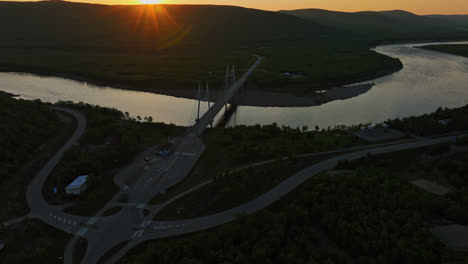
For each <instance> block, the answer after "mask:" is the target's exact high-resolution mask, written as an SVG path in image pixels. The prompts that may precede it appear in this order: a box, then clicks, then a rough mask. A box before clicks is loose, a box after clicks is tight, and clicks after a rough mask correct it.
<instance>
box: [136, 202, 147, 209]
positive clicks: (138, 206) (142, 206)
mask: <svg viewBox="0 0 468 264" xmlns="http://www.w3.org/2000/svg"><path fill="white" fill-rule="evenodd" d="M145 206H146V204H144V203H141V204H138V205H137V207H136V208H138V209H142V208H145Z"/></svg>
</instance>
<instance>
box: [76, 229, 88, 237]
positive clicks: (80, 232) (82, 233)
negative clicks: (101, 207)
mask: <svg viewBox="0 0 468 264" xmlns="http://www.w3.org/2000/svg"><path fill="white" fill-rule="evenodd" d="M86 232H88V228H80V230H78V232H76V234H77V235H78V236H84V234H86Z"/></svg>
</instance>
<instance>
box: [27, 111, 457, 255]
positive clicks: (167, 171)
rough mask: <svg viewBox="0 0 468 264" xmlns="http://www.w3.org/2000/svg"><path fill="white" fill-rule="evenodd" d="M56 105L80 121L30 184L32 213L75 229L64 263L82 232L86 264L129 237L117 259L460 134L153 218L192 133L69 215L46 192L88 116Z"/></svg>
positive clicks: (184, 167)
mask: <svg viewBox="0 0 468 264" xmlns="http://www.w3.org/2000/svg"><path fill="white" fill-rule="evenodd" d="M57 110H60V111H64V112H67V113H69V114H71V115H72V116H73V117H74V118H76V120H77V122H78V125H77V128H76V131H75V132H74V133H73V135H72V137H71V138H70V139H69V140H68V141H67V143H66V144H65V145H64V146H63V147H62V148H61V149H60V150H59V151H58V152H57V153H56V154H55V155H54V157H52V158H51V160H49V161H48V162H47V163H46V165H45V166H44V167H43V168H42V169H41V170H40V171H39V172H38V174H37V175H36V177H35V179H34V180H33V182H32V183H31V185H30V186H29V187H28V190H27V201H28V203H29V205H30V207H31V213H30V214H29V216H30V217H32V218H39V219H41V220H43V221H45V222H46V223H48V224H49V225H52V226H54V227H56V228H59V229H61V230H64V231H66V232H69V233H72V234H75V236H74V238H73V239H72V240H71V242H70V243H69V244H68V245H67V247H66V250H65V262H66V263H72V252H73V247H74V245H75V242H76V240H77V238H79V237H85V238H86V239H87V240H88V251H87V253H86V256H85V257H84V259H83V261H82V263H96V262H97V261H98V260H99V259H100V258H101V257H102V256H103V255H104V254H105V252H107V251H109V250H110V249H112V248H113V247H114V246H116V245H118V244H120V243H122V242H124V241H130V242H129V243H128V244H127V246H125V247H124V248H123V249H122V250H120V251H119V252H118V253H117V254H115V255H114V256H113V257H112V258H111V259H110V260H109V262H108V263H113V262H115V261H117V260H118V259H119V258H120V257H121V256H123V255H124V254H125V253H126V252H127V251H128V250H129V249H131V248H132V247H134V246H136V245H138V244H139V243H141V242H144V241H147V240H153V239H158V238H164V237H171V236H178V235H182V234H187V233H192V232H196V231H201V230H205V229H208V228H212V227H216V226H219V225H222V224H225V223H228V222H230V221H233V220H235V219H236V216H237V215H238V214H239V213H246V214H251V213H253V212H256V211H258V210H261V209H263V208H265V207H267V206H269V205H271V204H272V203H274V202H275V201H277V200H279V199H281V198H282V197H283V196H284V195H286V194H288V193H289V192H291V191H292V190H294V189H295V188H296V187H298V186H299V185H301V184H303V183H304V182H305V181H306V180H308V179H310V178H311V177H313V176H314V175H317V174H318V173H321V172H323V171H326V170H329V169H332V168H333V167H334V166H336V164H338V162H339V161H340V160H353V159H358V158H361V157H364V156H366V155H367V154H368V153H372V154H374V155H377V154H384V153H389V152H396V151H401V150H405V149H412V148H420V147H424V146H430V145H434V144H438V143H441V142H446V141H452V140H453V139H454V138H456V137H458V136H460V135H451V136H443V137H441V138H427V139H420V140H419V141H413V142H402V143H399V144H396V145H383V146H382V145H377V146H373V148H371V149H364V150H362V149H361V150H357V149H356V150H355V149H348V150H347V151H352V152H347V153H345V154H341V155H340V154H339V153H337V155H338V156H336V157H333V158H330V159H327V160H325V161H322V162H319V163H317V164H315V165H313V166H310V167H308V168H306V169H304V170H302V171H300V172H298V173H297V174H295V175H293V176H291V177H290V178H288V179H286V180H285V181H283V182H281V183H280V184H278V185H277V186H276V187H274V188H273V189H271V190H270V191H268V192H266V193H264V194H263V195H261V196H259V197H258V198H256V199H254V200H252V201H250V202H247V203H245V204H242V205H239V206H237V207H235V208H232V209H230V210H226V211H223V212H220V213H217V214H213V215H209V216H204V217H198V218H193V219H187V220H181V221H152V219H153V216H154V215H155V214H156V213H157V211H159V210H160V209H161V208H162V206H164V205H161V206H160V207H158V206H148V205H147V203H148V202H149V201H150V200H151V199H152V198H153V197H154V196H155V195H156V194H158V193H159V192H161V191H163V190H165V189H167V188H169V187H170V186H173V185H175V184H177V183H178V182H179V181H181V180H182V179H183V178H184V177H185V176H186V175H187V174H188V173H189V172H190V170H191V169H192V168H193V166H194V165H195V163H196V161H197V160H198V158H199V157H200V156H201V154H202V153H203V151H204V148H205V146H204V145H203V143H202V142H201V140H200V138H199V137H197V136H196V135H193V134H188V135H186V136H184V137H181V138H176V139H175V142H176V148H175V151H174V153H173V154H172V155H171V156H169V157H167V158H156V157H153V158H152V160H150V161H149V162H145V161H144V157H147V156H148V155H150V154H151V151H152V149H151V148H150V149H148V150H146V151H145V152H144V153H142V154H141V155H140V156H138V157H137V158H136V159H135V161H134V162H133V163H131V164H130V165H129V166H128V167H126V168H124V169H123V170H121V171H120V172H119V173H118V174H117V175H116V177H115V182H116V184H118V185H119V186H120V187H121V190H120V192H119V193H118V194H117V195H116V196H115V197H114V198H113V199H112V200H111V201H109V203H108V204H107V205H106V206H105V207H104V208H103V209H102V210H101V211H100V212H99V213H98V214H97V215H96V216H95V217H92V218H89V217H79V216H73V215H69V214H65V213H63V206H62V207H61V206H50V205H48V204H47V202H46V201H45V200H44V198H43V196H42V187H43V185H44V182H45V181H46V179H47V177H48V176H49V175H50V173H51V172H52V171H53V169H54V168H55V166H57V164H58V162H59V161H60V159H61V157H62V156H63V153H64V151H65V150H66V149H68V148H69V147H71V146H72V145H73V144H75V143H76V142H77V141H78V139H79V138H80V136H81V135H82V134H83V133H84V131H85V129H86V120H85V118H84V116H83V115H82V114H80V113H79V112H77V111H74V110H70V109H63V108H58V109H57ZM330 153H335V152H334V151H333V152H330ZM313 155H315V154H313ZM207 183H208V182H207ZM207 183H204V184H207ZM201 186H203V184H202V185H201ZM201 186H200V187H201ZM186 193H189V192H186ZM124 194H125V195H127V196H128V201H127V202H120V203H119V204H120V206H123V207H122V210H121V211H120V212H119V213H117V214H115V215H112V216H108V217H102V214H103V212H104V211H105V210H107V209H108V208H111V207H113V206H115V205H116V204H117V200H118V199H119V198H120V197H121V196H122V195H124ZM184 194H185V193H183V194H181V195H180V196H182V195H184ZM174 199H176V198H174ZM174 199H172V200H174ZM165 204H168V203H165ZM145 209H147V210H149V214H146V216H145V214H144V210H145ZM79 221H84V222H85V223H86V225H85V226H79V225H77V223H79Z"/></svg>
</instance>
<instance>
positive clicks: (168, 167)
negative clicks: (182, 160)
mask: <svg viewBox="0 0 468 264" xmlns="http://www.w3.org/2000/svg"><path fill="white" fill-rule="evenodd" d="M178 158H179V156H176V157H175V158H174V160H173V161H172V162H171V164H169V166H167V167H166V170H165V172H168V171H169V169H170V168H171V167H172V166H173V165H174V163H175V162H176V161H177V159H178Z"/></svg>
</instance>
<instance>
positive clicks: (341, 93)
mask: <svg viewBox="0 0 468 264" xmlns="http://www.w3.org/2000/svg"><path fill="white" fill-rule="evenodd" d="M13 69H15V68H13ZM401 69H402V68H399V69H392V70H389V71H386V72H377V73H376V74H375V75H372V76H368V77H366V80H371V79H375V78H378V77H381V76H385V75H389V74H393V73H395V72H398V71H399V70H401ZM0 71H3V72H7V73H10V72H12V73H18V74H25V75H36V76H40V77H52V78H64V79H69V80H73V81H76V82H80V83H84V84H91V85H95V86H98V87H100V88H113V89H121V90H130V91H137V92H147V93H154V94H160V95H167V96H173V97H178V98H185V99H192V100H196V99H197V87H198V85H195V86H194V88H188V87H187V86H188V85H187V84H167V86H166V85H165V86H166V87H171V88H147V87H138V86H132V85H127V84H122V83H118V82H114V81H105V80H96V79H91V78H86V77H82V76H78V75H73V74H66V73H50V72H46V71H41V70H38V71H36V70H29V69H28V70H24V69H23V70H22V71H19V72H15V71H8V70H6V68H4V67H0ZM360 81H365V80H360ZM213 86H215V85H213ZM213 86H211V87H213ZM218 86H219V85H218ZM215 87H216V86H215ZM371 87H372V85H371V84H363V85H362V84H360V85H354V86H342V87H325V88H322V89H323V90H322V91H320V92H314V91H313V90H312V89H311V91H310V92H309V91H306V92H305V93H301V94H299V93H298V92H297V91H295V90H294V91H293V92H291V93H287V92H277V90H278V89H272V90H274V91H271V92H270V91H268V90H266V89H264V88H262V89H260V88H258V87H257V86H256V85H255V84H253V83H249V82H247V84H246V85H245V87H244V88H243V89H242V90H241V91H240V93H239V94H238V95H236V96H235V97H234V98H233V100H232V103H233V104H236V105H240V106H257V107H306V106H317V105H321V104H325V103H328V102H331V101H335V100H345V99H349V98H352V97H355V96H359V95H361V94H363V93H365V92H367V91H369V90H370V88H371ZM0 89H1V88H0ZM281 90H287V89H285V88H284V87H283V88H282V89H281ZM302 90H306V89H305V88H303V89H302ZM0 92H2V93H4V94H8V95H9V96H12V97H15V96H18V95H16V94H11V93H7V92H3V91H0ZM204 92H205V89H204V87H203V89H202V98H205V96H204ZM219 94H220V90H218V89H211V90H210V100H211V101H215V100H216V98H217V97H218V96H219Z"/></svg>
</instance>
